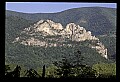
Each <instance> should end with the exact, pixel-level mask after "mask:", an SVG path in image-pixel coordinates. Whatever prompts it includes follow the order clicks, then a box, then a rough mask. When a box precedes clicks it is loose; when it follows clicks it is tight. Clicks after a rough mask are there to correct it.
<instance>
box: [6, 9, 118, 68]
mask: <svg viewBox="0 0 120 82" xmlns="http://www.w3.org/2000/svg"><path fill="white" fill-rule="evenodd" d="M41 19H42V20H46V19H50V20H53V21H55V22H59V23H61V24H62V25H63V27H65V26H66V25H67V24H68V23H71V22H74V23H75V24H78V25H80V26H81V27H84V28H85V29H86V30H89V31H91V32H92V34H93V35H95V36H96V37H98V38H99V39H100V41H101V42H102V43H103V44H104V45H105V47H106V48H107V49H108V58H109V59H108V60H106V59H105V58H103V57H101V56H100V55H99V54H98V53H97V52H96V51H95V50H94V49H91V48H88V47H87V44H86V43H87V41H86V42H81V43H79V44H78V45H77V46H76V47H74V48H73V47H48V48H44V47H35V46H25V45H22V44H17V43H14V44H13V43H12V41H13V40H14V39H15V38H16V37H18V36H20V32H21V31H22V30H23V29H24V28H27V27H29V26H31V25H33V24H35V23H36V22H38V21H39V20H41ZM26 37H27V36H26ZM68 43H73V42H71V41H69V42H68ZM73 44H74V43H73ZM77 49H80V51H81V55H82V56H83V57H84V58H85V60H84V61H83V62H82V63H83V64H85V65H90V66H93V65H94V64H97V63H99V62H104V63H113V62H115V61H116V58H115V57H116V9H114V8H104V7H84V8H74V9H69V10H65V11H62V12H58V13H35V14H30V13H19V12H15V11H9V10H6V19H5V62H6V63H7V64H18V65H24V66H25V67H26V68H37V67H42V66H43V65H46V66H48V67H49V66H50V65H51V64H52V63H53V62H54V61H60V60H61V59H62V57H63V56H65V57H67V58H71V59H72V58H73V56H74V51H76V50H77Z"/></svg>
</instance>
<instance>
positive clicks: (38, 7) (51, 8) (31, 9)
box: [6, 2, 117, 13]
mask: <svg viewBox="0 0 120 82" xmlns="http://www.w3.org/2000/svg"><path fill="white" fill-rule="evenodd" d="M94 6H99V7H109V8H117V4H116V3H70V2H6V10H12V11H18V12H24V13H54V12H60V11H64V10H67V9H71V8H79V7H94Z"/></svg>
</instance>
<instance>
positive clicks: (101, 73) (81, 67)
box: [5, 50, 116, 78]
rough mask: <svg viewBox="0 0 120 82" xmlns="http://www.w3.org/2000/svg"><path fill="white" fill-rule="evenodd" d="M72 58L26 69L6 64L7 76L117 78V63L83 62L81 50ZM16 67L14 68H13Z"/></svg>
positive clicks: (63, 58) (64, 58)
mask: <svg viewBox="0 0 120 82" xmlns="http://www.w3.org/2000/svg"><path fill="white" fill-rule="evenodd" d="M73 58H74V59H73V60H71V59H69V58H66V57H62V59H61V60H60V61H55V62H53V64H51V65H50V66H48V67H46V66H45V65H43V68H41V67H38V68H36V69H33V68H30V69H26V68H25V67H24V66H18V65H14V64H9V65H8V64H6V65H5V78H20V77H27V78H116V64H115V63H110V64H108V63H102V62H99V63H97V64H94V65H92V66H90V65H87V64H83V63H82V62H83V60H84V57H83V56H82V55H81V51H79V50H77V51H76V52H75V53H74V57H73ZM13 68H14V69H13Z"/></svg>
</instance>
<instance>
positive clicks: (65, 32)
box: [13, 20, 107, 59]
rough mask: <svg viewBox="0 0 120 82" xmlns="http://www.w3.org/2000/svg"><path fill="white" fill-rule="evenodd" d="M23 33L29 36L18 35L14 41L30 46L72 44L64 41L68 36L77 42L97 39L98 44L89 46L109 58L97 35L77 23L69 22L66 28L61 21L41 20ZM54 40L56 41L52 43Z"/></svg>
mask: <svg viewBox="0 0 120 82" xmlns="http://www.w3.org/2000/svg"><path fill="white" fill-rule="evenodd" d="M22 34H23V35H26V36H27V38H25V37H23V36H22V37H21V36H20V37H17V38H16V39H15V41H13V43H14V42H20V44H23V45H30V46H31V45H34V46H44V47H52V46H53V47H56V46H71V44H64V43H62V42H66V40H65V39H66V38H67V39H69V40H71V41H77V42H81V41H85V40H89V41H97V43H95V44H96V45H90V46H89V47H91V48H94V49H96V50H97V52H98V53H100V54H101V56H103V57H105V58H106V59H107V49H106V48H105V46H104V45H103V44H102V43H101V42H100V41H99V39H98V38H96V37H95V36H92V34H91V32H90V31H86V29H85V28H83V27H80V26H79V25H76V24H75V23H69V24H67V25H66V28H63V26H62V25H61V24H60V23H55V22H53V21H51V20H40V21H38V22H37V23H36V24H34V25H33V26H30V27H28V28H25V29H24V31H22V32H21V35H22ZM58 35H59V36H58ZM55 36H56V37H55ZM45 37H49V38H45ZM52 41H53V42H56V43H52ZM58 42H60V43H58Z"/></svg>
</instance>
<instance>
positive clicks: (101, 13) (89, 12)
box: [6, 7, 116, 35]
mask: <svg viewBox="0 0 120 82" xmlns="http://www.w3.org/2000/svg"><path fill="white" fill-rule="evenodd" d="M6 16H7V17H8V16H17V17H20V18H24V19H27V20H32V21H34V22H37V21H39V20H41V19H42V20H47V19H50V20H53V21H55V22H60V23H61V24H62V25H63V26H66V24H68V23H70V22H74V23H75V24H78V25H80V26H82V27H85V28H86V29H87V30H90V31H91V32H92V33H93V34H95V35H100V34H109V33H110V32H112V33H114V32H116V9H115V8H104V7H83V8H74V9H69V10H65V11H62V12H58V13H35V14H28V13H19V12H14V11H8V10H7V11H6Z"/></svg>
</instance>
